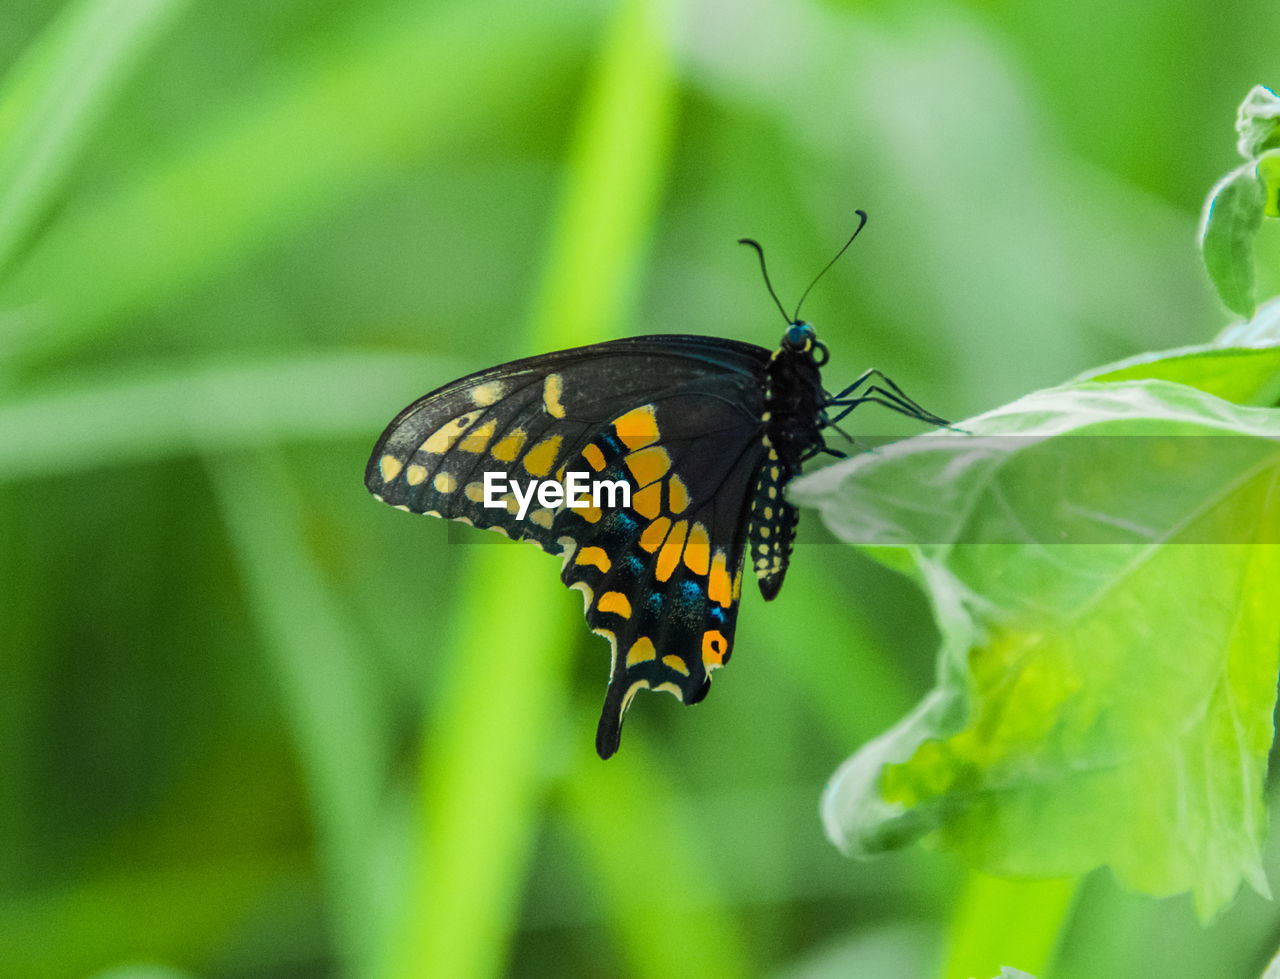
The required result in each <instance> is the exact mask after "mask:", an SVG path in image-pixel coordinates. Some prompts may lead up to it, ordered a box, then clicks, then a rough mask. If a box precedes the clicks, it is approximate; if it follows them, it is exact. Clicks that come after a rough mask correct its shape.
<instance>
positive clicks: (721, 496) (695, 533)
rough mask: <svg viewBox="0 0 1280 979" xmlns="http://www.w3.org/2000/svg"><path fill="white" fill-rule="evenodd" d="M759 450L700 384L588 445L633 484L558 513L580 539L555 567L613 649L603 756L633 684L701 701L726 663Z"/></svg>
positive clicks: (633, 415)
mask: <svg viewBox="0 0 1280 979" xmlns="http://www.w3.org/2000/svg"><path fill="white" fill-rule="evenodd" d="M709 441H712V443H713V444H714V447H715V451H709V448H710V446H709V444H708V442H709ZM762 454H763V449H762V448H761V447H760V446H759V443H758V438H757V436H756V434H755V433H754V432H753V431H752V430H751V429H750V428H749V427H747V426H744V425H742V424H741V423H740V421H738V419H737V409H736V408H735V406H733V405H732V404H730V403H729V402H727V401H723V400H718V399H714V398H708V397H707V396H706V393H705V391H700V392H696V393H679V394H671V395H668V396H666V397H664V398H661V399H659V400H657V401H655V402H652V403H649V404H646V405H642V406H640V407H638V408H635V409H632V410H630V411H628V412H626V413H624V414H623V415H621V416H620V417H618V418H616V419H614V420H613V422H612V423H611V424H610V425H609V426H607V427H606V428H605V429H603V430H602V431H600V432H598V433H597V435H596V437H595V438H594V439H593V440H592V441H591V442H590V443H589V444H588V445H587V446H586V447H584V450H583V453H582V457H581V458H582V459H583V461H585V462H586V464H587V465H588V466H590V467H591V469H592V470H594V471H595V472H596V473H598V474H599V475H600V476H602V477H604V478H606V479H608V480H623V481H626V482H627V484H628V485H629V487H630V489H631V493H630V505H629V506H623V507H618V508H615V509H612V510H610V511H608V512H602V511H601V510H599V509H598V508H594V507H592V508H585V509H573V508H567V509H565V510H564V511H563V512H562V513H561V514H560V515H559V517H558V518H557V520H556V529H557V533H560V532H561V531H564V533H565V535H566V536H565V537H564V539H566V540H572V541H573V542H574V545H575V548H576V550H575V551H574V552H573V553H572V554H571V555H568V556H566V560H565V565H564V570H563V572H562V575H561V577H562V579H563V580H564V582H565V584H566V585H568V586H569V587H570V588H575V589H578V590H580V591H581V592H582V593H583V596H584V603H585V607H586V618H587V624H588V625H589V626H590V627H591V628H592V629H593V630H594V631H595V632H597V633H599V634H601V635H603V636H605V637H606V638H607V639H608V640H609V642H610V645H611V647H612V662H611V667H610V678H609V690H608V693H607V695H606V698H605V705H604V710H603V712H602V714H601V718H600V725H599V728H598V730H597V734H596V748H597V751H598V752H599V753H600V755H601V756H602V757H606V758H607V757H608V756H609V755H611V754H612V753H613V752H614V751H615V750H616V749H617V746H618V740H619V737H620V734H621V725H622V718H623V715H624V714H625V712H626V710H627V707H628V706H629V705H630V703H631V700H632V698H633V697H634V696H635V693H636V692H637V691H638V690H641V689H649V690H662V691H665V692H668V693H671V694H673V695H674V696H675V697H676V698H677V699H679V700H680V701H681V702H683V703H685V704H693V703H697V702H698V701H699V700H701V699H702V698H703V697H704V696H705V695H706V692H707V689H708V686H709V684H710V672H711V671H712V670H714V669H717V668H718V667H720V666H722V665H724V663H725V662H727V660H728V658H729V654H730V653H731V651H732V647H733V632H734V625H735V623H736V619H737V610H738V599H739V596H740V594H741V587H742V576H741V575H742V572H741V566H742V556H743V548H744V543H745V525H746V519H745V518H746V512H745V507H746V505H747V504H748V492H749V490H750V487H751V479H752V477H753V473H754V471H755V469H756V468H758V461H759V457H760V456H761V455H762Z"/></svg>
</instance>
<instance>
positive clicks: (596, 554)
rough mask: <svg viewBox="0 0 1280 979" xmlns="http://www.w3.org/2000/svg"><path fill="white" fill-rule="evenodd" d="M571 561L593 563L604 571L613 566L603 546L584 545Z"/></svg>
mask: <svg viewBox="0 0 1280 979" xmlns="http://www.w3.org/2000/svg"><path fill="white" fill-rule="evenodd" d="M573 563H574V564H590V565H594V566H595V567H597V568H599V569H600V570H601V571H604V572H608V570H609V569H610V568H611V567H613V563H612V562H611V561H610V560H609V555H608V553H607V552H606V551H605V549H604V548H603V547H584V548H583V549H582V550H580V551H579V552H578V556H577V557H576V558H574V559H573Z"/></svg>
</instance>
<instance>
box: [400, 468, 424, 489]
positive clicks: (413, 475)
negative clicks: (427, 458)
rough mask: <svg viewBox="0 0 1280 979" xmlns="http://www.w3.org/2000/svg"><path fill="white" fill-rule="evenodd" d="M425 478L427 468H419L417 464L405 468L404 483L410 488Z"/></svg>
mask: <svg viewBox="0 0 1280 979" xmlns="http://www.w3.org/2000/svg"><path fill="white" fill-rule="evenodd" d="M426 478H427V467H426V466H419V465H418V464H417V463H414V464H413V465H411V466H409V467H407V468H406V469H405V471H404V481H405V482H406V483H408V484H409V485H410V486H417V485H418V484H419V483H422V482H424V481H425V480H426Z"/></svg>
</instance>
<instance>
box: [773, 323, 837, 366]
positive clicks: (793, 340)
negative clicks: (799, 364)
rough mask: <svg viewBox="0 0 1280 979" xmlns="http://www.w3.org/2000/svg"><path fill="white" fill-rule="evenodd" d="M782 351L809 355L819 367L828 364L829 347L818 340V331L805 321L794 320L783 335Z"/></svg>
mask: <svg viewBox="0 0 1280 979" xmlns="http://www.w3.org/2000/svg"><path fill="white" fill-rule="evenodd" d="M782 349H784V350H787V351H789V352H791V353H795V354H808V355H809V356H810V357H812V358H813V360H814V361H815V363H817V365H818V366H819V367H821V366H822V365H823V364H825V363H826V362H827V357H828V353H827V345H826V344H825V343H823V342H822V341H821V340H819V339H818V331H817V330H815V329H814V328H813V326H812V325H811V324H809V323H806V322H805V321H804V320H792V322H791V325H790V326H788V327H787V332H786V333H784V334H782Z"/></svg>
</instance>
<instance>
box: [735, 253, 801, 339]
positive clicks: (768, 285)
mask: <svg viewBox="0 0 1280 979" xmlns="http://www.w3.org/2000/svg"><path fill="white" fill-rule="evenodd" d="M738 244H739V245H750V246H751V247H752V248H754V249H755V250H756V254H757V255H759V256H760V272H761V274H762V275H763V276H764V286H765V288H766V289H768V290H769V295H771V296H772V297H773V301H774V303H775V304H776V305H777V307H778V312H779V313H781V314H782V318H783V319H784V320H786V321H787V325H788V326H790V325H791V323H792V322H793V320H792V318H791V317H789V316H788V315H787V311H786V309H785V308H783V305H782V302H781V301H780V300H779V299H778V294H777V293H776V292H774V291H773V283H772V282H770V281H769V270H768V268H766V267H765V264H764V249H763V248H761V247H760V242H758V241H756V240H755V239H754V238H739V239H738Z"/></svg>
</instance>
